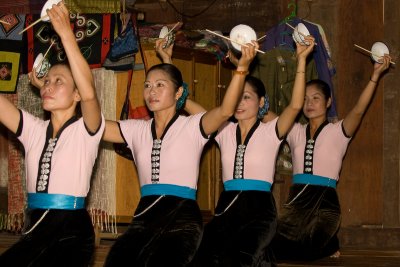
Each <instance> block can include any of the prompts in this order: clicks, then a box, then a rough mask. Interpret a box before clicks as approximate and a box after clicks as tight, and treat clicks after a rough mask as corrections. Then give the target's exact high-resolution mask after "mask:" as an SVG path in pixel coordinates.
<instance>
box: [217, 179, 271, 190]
mask: <svg viewBox="0 0 400 267" xmlns="http://www.w3.org/2000/svg"><path fill="white" fill-rule="evenodd" d="M224 188H225V191H232V190H240V191H249V190H257V191H266V192H270V191H271V183H269V182H266V181H261V180H254V179H232V180H228V181H226V182H224Z"/></svg>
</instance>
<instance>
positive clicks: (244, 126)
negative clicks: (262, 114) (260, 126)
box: [238, 117, 257, 143]
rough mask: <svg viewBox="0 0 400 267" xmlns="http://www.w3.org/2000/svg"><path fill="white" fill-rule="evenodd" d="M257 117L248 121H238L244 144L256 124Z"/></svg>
mask: <svg viewBox="0 0 400 267" xmlns="http://www.w3.org/2000/svg"><path fill="white" fill-rule="evenodd" d="M256 121H257V117H253V118H250V119H246V120H238V124H239V128H240V134H241V136H242V143H243V142H244V140H245V138H246V136H247V134H248V133H249V132H250V130H251V127H253V125H254V123H256Z"/></svg>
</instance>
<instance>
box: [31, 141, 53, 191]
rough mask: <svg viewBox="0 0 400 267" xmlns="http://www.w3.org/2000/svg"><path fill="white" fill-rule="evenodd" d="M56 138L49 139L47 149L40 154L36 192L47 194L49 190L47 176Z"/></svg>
mask: <svg viewBox="0 0 400 267" xmlns="http://www.w3.org/2000/svg"><path fill="white" fill-rule="evenodd" d="M57 140H58V138H57V137H56V138H50V139H49V141H48V143H47V148H46V150H45V152H44V153H43V154H42V159H41V164H40V170H39V172H40V175H38V180H37V183H36V191H37V192H47V191H48V189H49V176H50V170H51V157H52V155H53V151H54V147H55V146H56V144H57Z"/></svg>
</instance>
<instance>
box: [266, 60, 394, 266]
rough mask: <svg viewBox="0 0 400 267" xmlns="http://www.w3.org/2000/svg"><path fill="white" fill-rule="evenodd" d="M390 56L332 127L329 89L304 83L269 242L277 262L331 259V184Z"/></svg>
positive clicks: (334, 227)
mask: <svg viewBox="0 0 400 267" xmlns="http://www.w3.org/2000/svg"><path fill="white" fill-rule="evenodd" d="M389 65H390V57H389V56H388V55H385V56H384V57H383V58H382V64H379V63H375V65H374V69H373V72H372V75H371V79H370V80H369V81H368V83H367V85H366V87H365V88H364V90H363V92H362V93H361V95H360V98H359V99H358V101H357V103H356V105H355V106H354V107H353V109H352V110H351V111H350V112H349V113H348V114H347V116H346V117H345V118H344V119H343V120H340V121H338V122H335V123H330V122H328V120H327V110H328V108H329V107H330V104H331V98H330V96H331V92H330V88H329V86H328V85H327V84H326V83H325V82H323V81H321V80H312V81H309V82H308V83H307V85H306V97H305V101H304V107H303V112H304V115H305V116H306V117H307V119H308V124H306V125H302V124H299V123H296V124H295V125H294V126H293V129H292V130H291V131H290V133H289V134H288V137H287V141H288V143H289V146H290V149H291V154H292V163H293V183H292V186H291V188H290V192H289V196H288V199H287V202H286V204H285V205H284V207H283V210H282V214H281V215H280V216H279V219H278V229H277V235H276V237H275V238H274V240H273V242H272V246H273V251H274V254H275V255H276V257H277V259H278V260H285V259H293V260H314V259H318V258H322V257H327V256H333V257H337V256H339V255H340V253H339V242H338V238H337V232H338V230H339V227H340V221H341V212H340V204H339V199H338V195H337V192H336V184H337V182H338V180H339V173H340V169H341V167H342V161H343V157H344V155H345V153H346V150H347V147H348V144H349V142H350V140H351V137H352V136H353V135H354V133H355V131H356V130H357V128H358V126H359V125H360V123H361V119H362V117H363V115H364V113H365V111H366V109H367V107H368V105H369V103H370V102H371V99H372V97H373V94H374V92H375V90H376V86H377V83H378V80H379V78H380V77H381V74H382V73H383V72H384V71H385V70H387V69H388V67H389Z"/></svg>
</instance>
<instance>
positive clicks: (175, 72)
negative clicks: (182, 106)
mask: <svg viewBox="0 0 400 267" xmlns="http://www.w3.org/2000/svg"><path fill="white" fill-rule="evenodd" d="M153 70H162V71H164V72H165V73H167V74H168V76H169V77H170V78H171V81H172V83H173V84H174V85H175V90H176V91H177V90H178V88H179V87H181V86H182V85H183V79H182V73H181V71H180V70H179V69H178V68H177V67H175V66H174V65H172V64H168V63H161V64H157V65H154V66H152V67H151V68H150V69H149V70H148V71H147V73H150V72H151V71H153Z"/></svg>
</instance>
